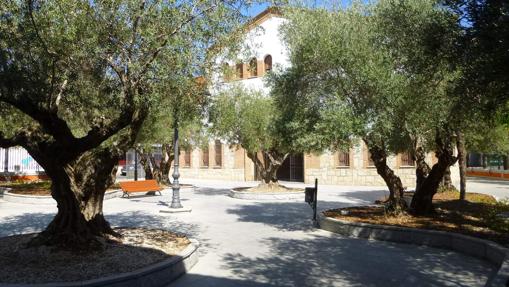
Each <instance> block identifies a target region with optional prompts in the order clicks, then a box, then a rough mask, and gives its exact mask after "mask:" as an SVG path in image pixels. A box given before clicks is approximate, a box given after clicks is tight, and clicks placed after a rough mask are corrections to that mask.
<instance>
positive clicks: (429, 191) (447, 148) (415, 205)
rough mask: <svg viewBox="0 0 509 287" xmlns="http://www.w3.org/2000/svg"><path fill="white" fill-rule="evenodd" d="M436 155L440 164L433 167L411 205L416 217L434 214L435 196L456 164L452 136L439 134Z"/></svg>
mask: <svg viewBox="0 0 509 287" xmlns="http://www.w3.org/2000/svg"><path fill="white" fill-rule="evenodd" d="M436 145H437V147H436V148H437V150H436V155H437V157H438V162H437V163H436V164H435V165H433V167H432V168H431V171H430V173H429V175H428V176H427V177H426V179H425V180H424V182H423V183H422V185H421V186H420V188H419V189H417V190H416V191H415V194H414V196H413V198H412V203H411V205H410V208H411V212H412V213H413V214H415V215H427V214H431V213H434V211H435V209H434V207H433V196H434V195H435V193H436V192H437V190H438V187H439V186H440V183H441V181H442V179H443V177H444V174H445V173H446V171H447V168H449V167H450V166H451V165H453V164H454V163H455V162H456V157H455V156H454V146H453V144H452V142H451V138H450V135H448V134H446V135H443V134H441V133H437V135H436Z"/></svg>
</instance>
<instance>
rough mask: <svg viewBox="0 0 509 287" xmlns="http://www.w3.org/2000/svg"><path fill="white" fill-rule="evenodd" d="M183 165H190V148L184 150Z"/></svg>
mask: <svg viewBox="0 0 509 287" xmlns="http://www.w3.org/2000/svg"><path fill="white" fill-rule="evenodd" d="M184 167H191V149H190V148H187V149H185V150H184Z"/></svg>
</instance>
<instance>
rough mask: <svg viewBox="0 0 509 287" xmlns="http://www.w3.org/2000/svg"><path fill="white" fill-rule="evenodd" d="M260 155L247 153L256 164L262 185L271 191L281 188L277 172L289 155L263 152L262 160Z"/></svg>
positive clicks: (270, 151) (272, 151) (271, 151)
mask: <svg viewBox="0 0 509 287" xmlns="http://www.w3.org/2000/svg"><path fill="white" fill-rule="evenodd" d="M258 154H259V153H256V152H247V156H248V157H249V158H250V159H251V160H252V161H253V163H254V164H255V166H256V168H257V170H258V175H259V176H260V178H261V180H262V183H261V184H260V185H266V186H267V188H269V189H270V188H274V187H277V186H279V183H278V179H277V171H278V169H279V168H280V167H281V165H282V164H283V162H284V161H285V159H286V157H287V156H288V154H287V153H280V152H278V151H274V150H269V151H265V150H264V151H261V152H260V154H261V158H260V157H259V156H258Z"/></svg>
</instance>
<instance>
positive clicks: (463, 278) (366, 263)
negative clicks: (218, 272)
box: [224, 235, 492, 287]
mask: <svg viewBox="0 0 509 287" xmlns="http://www.w3.org/2000/svg"><path fill="white" fill-rule="evenodd" d="M264 244H266V245H267V246H270V252H271V256H270V257H264V258H251V257H246V256H244V255H242V254H238V253H235V254H233V253H231V254H227V256H226V257H225V258H224V261H225V266H224V268H226V269H230V270H231V271H232V272H233V274H236V275H237V276H238V277H239V278H241V279H243V280H246V281H258V282H268V283H269V284H270V285H273V286H412V287H416V286H484V284H485V283H486V281H487V276H488V275H489V274H490V272H492V267H491V266H489V265H488V264H486V263H484V262H482V261H479V260H477V259H474V258H470V257H465V256H462V255H459V254H456V253H452V252H449V251H445V250H439V249H430V248H422V247H417V246H412V245H396V244H392V243H384V242H371V241H367V240H359V239H351V238H343V237H339V236H334V235H333V236H331V237H328V236H321V235H313V236H312V238H311V239H306V240H295V239H282V238H268V239H267V240H266V242H264ZM239 286H244V285H239ZM245 286H249V285H245Z"/></svg>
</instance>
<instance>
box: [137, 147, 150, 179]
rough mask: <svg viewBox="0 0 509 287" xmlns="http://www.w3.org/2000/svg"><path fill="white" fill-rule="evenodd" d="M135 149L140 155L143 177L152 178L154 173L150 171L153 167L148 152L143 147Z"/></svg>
mask: <svg viewBox="0 0 509 287" xmlns="http://www.w3.org/2000/svg"><path fill="white" fill-rule="evenodd" d="M136 151H137V152H138V154H139V155H140V164H141V166H143V170H144V171H145V179H154V174H153V173H152V171H153V167H152V163H151V160H150V156H151V155H150V152H148V153H147V151H146V150H144V149H143V148H136Z"/></svg>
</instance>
